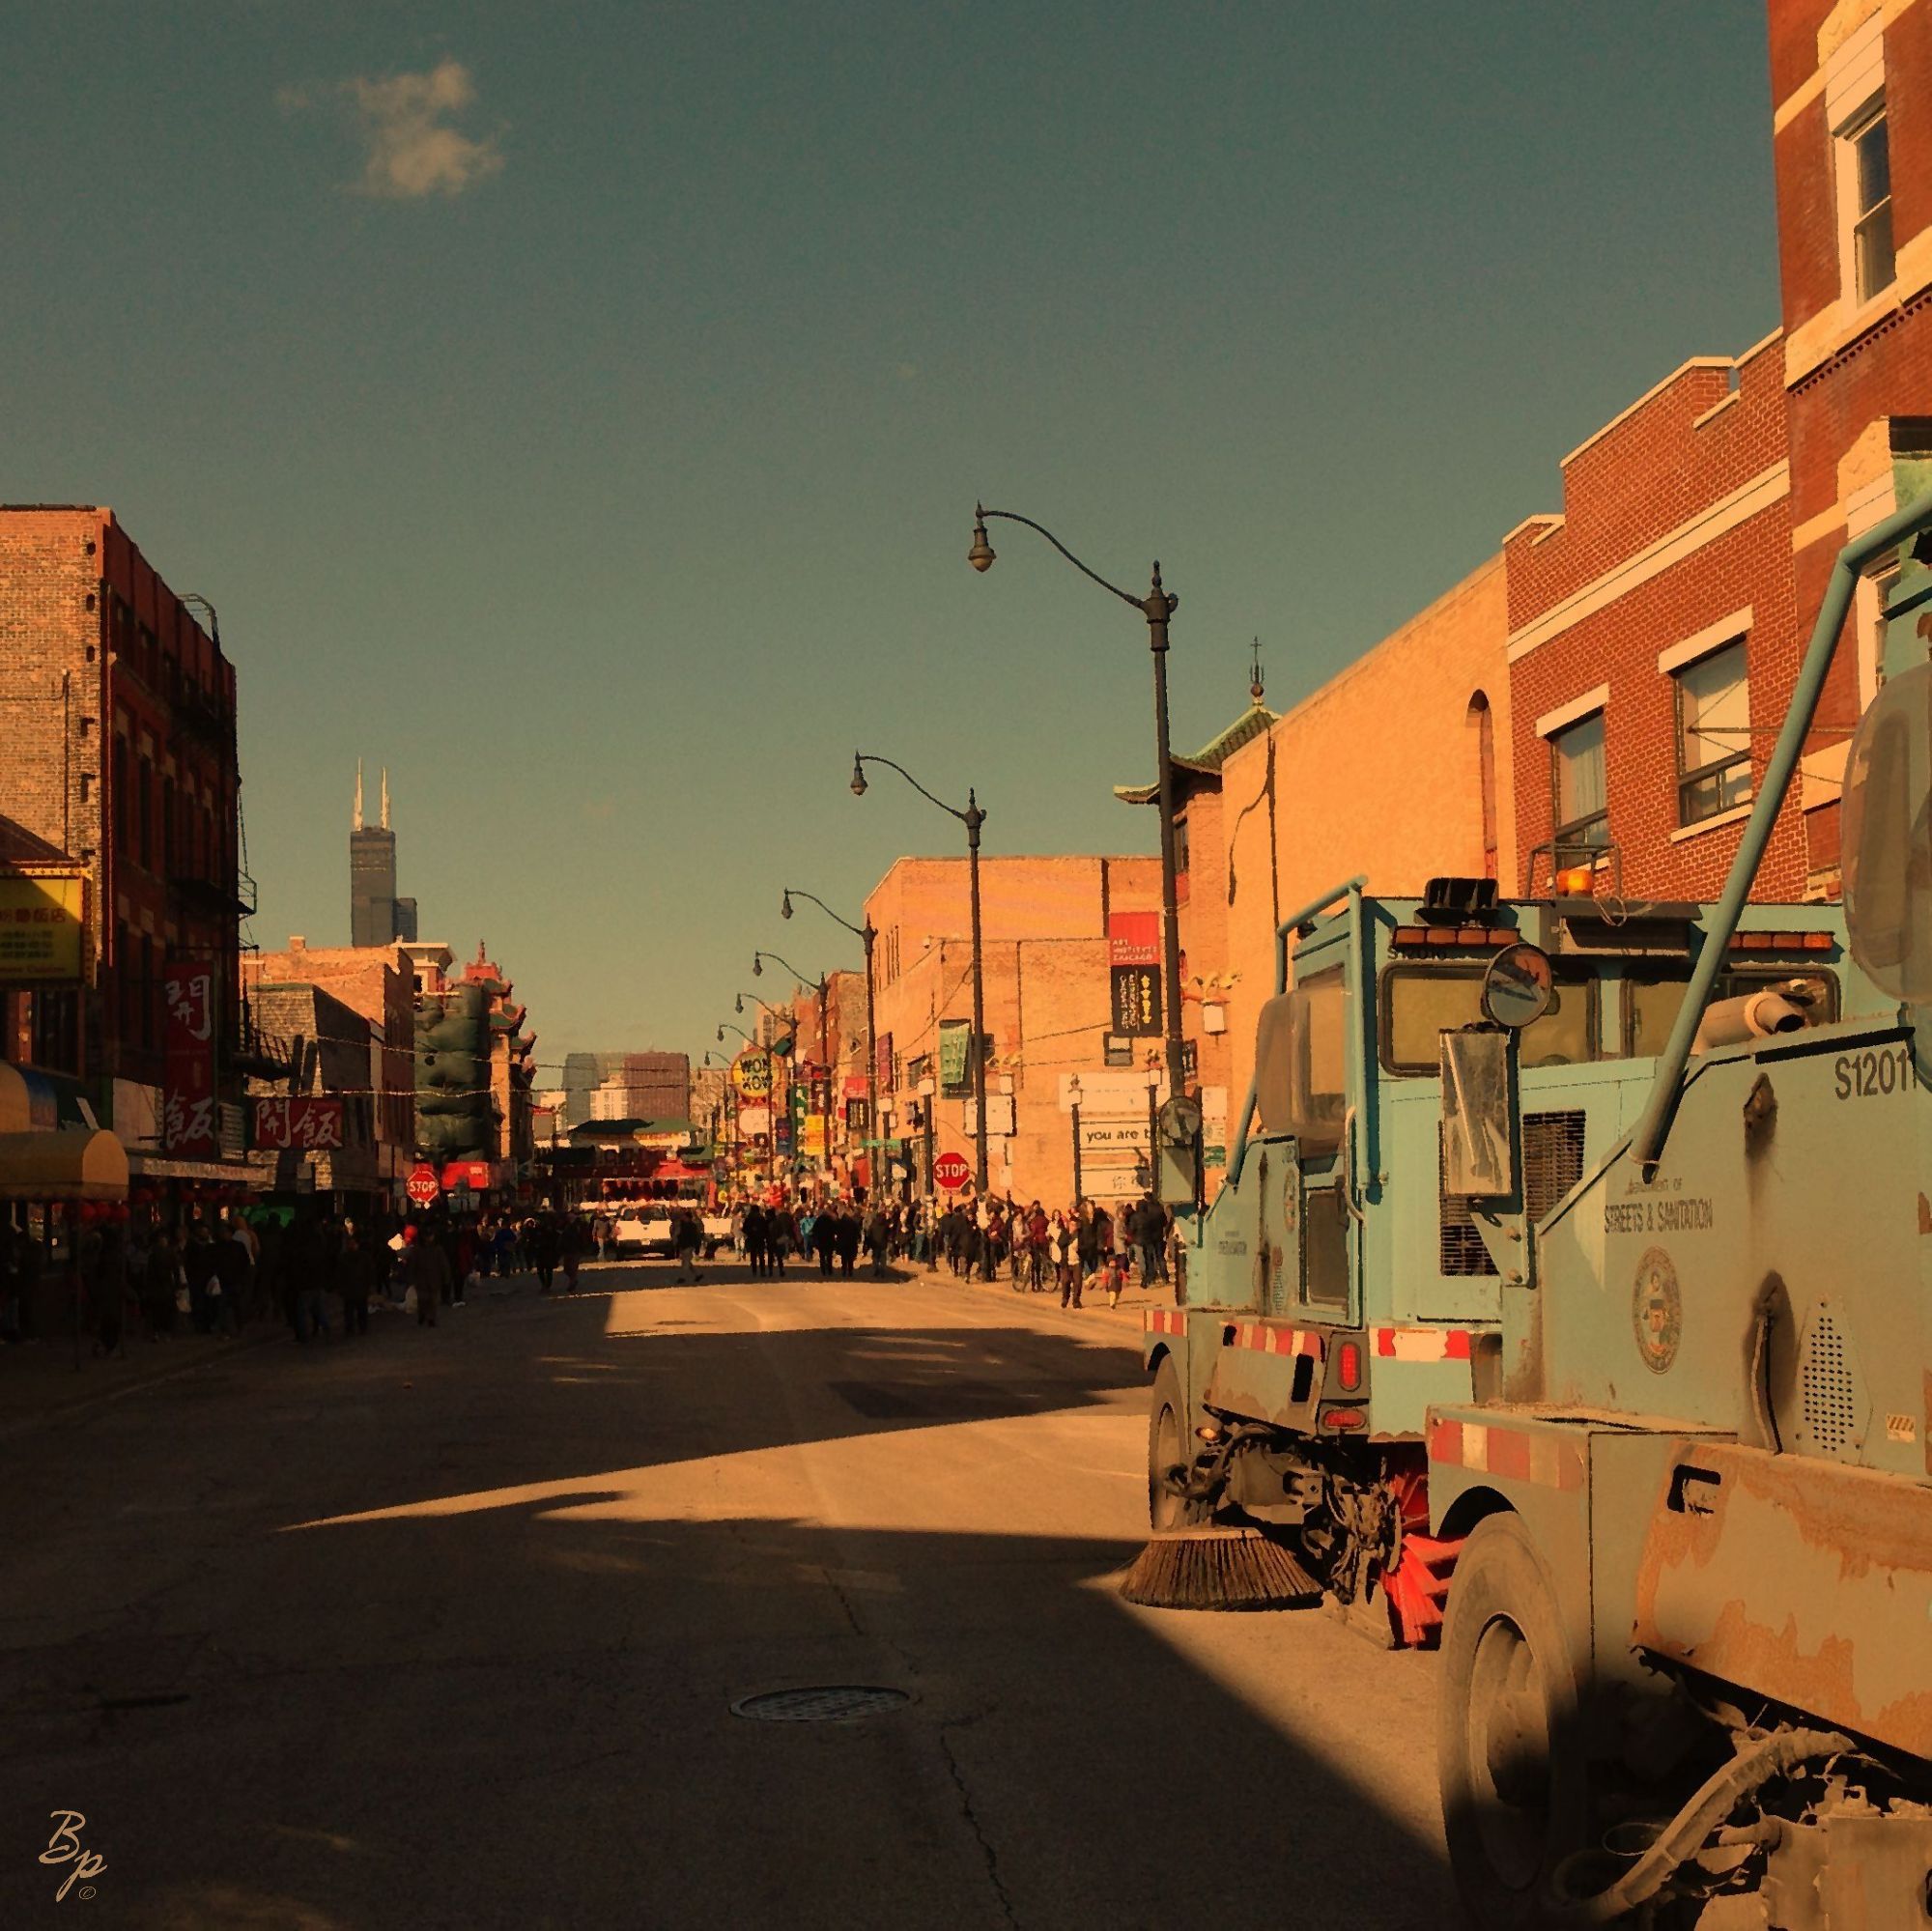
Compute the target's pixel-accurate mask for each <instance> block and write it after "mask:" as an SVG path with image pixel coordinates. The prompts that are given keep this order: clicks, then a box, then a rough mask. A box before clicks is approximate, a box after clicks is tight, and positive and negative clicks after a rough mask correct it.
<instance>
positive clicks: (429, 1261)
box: [403, 1227, 449, 1327]
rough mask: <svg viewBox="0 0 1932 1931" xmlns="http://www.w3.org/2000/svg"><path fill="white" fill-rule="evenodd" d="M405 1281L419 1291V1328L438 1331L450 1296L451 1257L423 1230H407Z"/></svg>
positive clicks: (404, 1234)
mask: <svg viewBox="0 0 1932 1931" xmlns="http://www.w3.org/2000/svg"><path fill="white" fill-rule="evenodd" d="M403 1241H404V1246H403V1279H404V1280H405V1281H406V1282H407V1283H408V1284H409V1286H411V1287H412V1288H413V1289H414V1290H415V1291H416V1325H417V1326H418V1327H434V1326H435V1325H436V1311H437V1308H438V1307H439V1306H440V1303H441V1301H442V1299H443V1297H444V1296H445V1295H446V1294H447V1293H448V1292H449V1256H448V1255H447V1254H445V1253H444V1252H443V1251H442V1243H441V1242H440V1240H437V1239H435V1238H433V1237H431V1236H429V1235H425V1234H424V1233H423V1231H422V1229H421V1228H419V1227H406V1228H404V1229H403Z"/></svg>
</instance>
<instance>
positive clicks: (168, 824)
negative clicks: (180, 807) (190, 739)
mask: <svg viewBox="0 0 1932 1931" xmlns="http://www.w3.org/2000/svg"><path fill="white" fill-rule="evenodd" d="M161 869H162V870H163V871H165V872H167V873H168V874H169V875H170V876H172V875H173V872H174V869H175V781H174V780H173V779H172V778H163V779H162V780H161Z"/></svg>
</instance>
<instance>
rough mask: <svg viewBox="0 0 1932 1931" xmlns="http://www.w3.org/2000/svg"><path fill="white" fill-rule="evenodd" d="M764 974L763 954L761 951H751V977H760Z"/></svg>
mask: <svg viewBox="0 0 1932 1931" xmlns="http://www.w3.org/2000/svg"><path fill="white" fill-rule="evenodd" d="M764 976H765V955H764V953H763V952H753V954H752V977H753V979H762V978H764Z"/></svg>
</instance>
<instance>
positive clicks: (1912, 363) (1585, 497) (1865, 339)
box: [1504, 0, 1932, 899]
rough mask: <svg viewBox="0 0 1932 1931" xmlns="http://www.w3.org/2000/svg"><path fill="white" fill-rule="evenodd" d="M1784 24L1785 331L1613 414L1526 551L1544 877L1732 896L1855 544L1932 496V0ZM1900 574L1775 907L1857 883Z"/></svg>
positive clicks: (1521, 626)
mask: <svg viewBox="0 0 1932 1931" xmlns="http://www.w3.org/2000/svg"><path fill="white" fill-rule="evenodd" d="M1769 20H1770V38H1771V77H1772V99H1773V102H1774V108H1773V149H1774V156H1775V164H1776V188H1777V210H1778V247H1779V257H1780V268H1781V276H1782V301H1783V326H1782V327H1781V328H1780V329H1779V330H1778V331H1777V332H1776V334H1774V335H1772V336H1770V337H1768V338H1767V339H1766V340H1765V341H1763V342H1761V343H1759V344H1758V345H1757V347H1756V348H1754V349H1751V350H1747V352H1746V353H1745V354H1744V355H1741V356H1739V357H1737V358H1736V359H1735V360H1731V359H1728V358H1724V357H1716V358H1713V357H1698V358H1696V359H1693V360H1691V361H1690V362H1687V363H1685V364H1684V366H1683V367H1682V368H1680V369H1678V370H1677V371H1675V373H1673V374H1672V375H1670V376H1669V377H1667V378H1665V380H1664V381H1663V382H1662V383H1660V384H1659V385H1658V386H1657V387H1656V388H1654V389H1652V390H1651V391H1650V392H1649V393H1648V394H1647V395H1645V396H1643V397H1641V398H1640V399H1639V400H1638V401H1637V402H1635V403H1634V404H1633V405H1632V406H1631V408H1630V409H1628V410H1626V411H1625V412H1623V413H1622V414H1621V415H1619V416H1618V417H1616V418H1615V419H1614V420H1613V421H1612V422H1610V423H1607V424H1605V427H1604V428H1602V429H1601V430H1599V431H1598V432H1597V433H1596V434H1595V435H1594V436H1592V437H1591V438H1590V439H1589V440H1587V441H1586V442H1584V443H1583V444H1582V445H1581V446H1580V447H1578V448H1577V449H1576V450H1574V451H1573V452H1572V453H1571V454H1570V455H1569V456H1568V457H1566V458H1565V459H1564V463H1563V510H1562V514H1561V515H1560V516H1540V517H1532V518H1530V519H1529V520H1528V521H1527V522H1526V523H1524V524H1522V525H1520V526H1519V527H1518V528H1517V529H1516V530H1515V531H1513V532H1512V533H1511V535H1510V536H1509V537H1508V538H1507V539H1506V541H1505V544H1504V560H1505V564H1506V568H1507V572H1508V593H1509V622H1510V644H1509V649H1510V659H1511V669H1510V688H1511V699H1512V709H1513V716H1514V731H1515V750H1516V754H1517V755H1516V780H1517V781H1516V814H1517V828H1518V839H1519V849H1520V851H1521V853H1522V854H1523V860H1522V874H1523V875H1522V877H1521V878H1520V879H1519V881H1518V883H1519V884H1520V886H1522V887H1523V888H1524V889H1526V890H1530V891H1547V890H1548V885H1549V877H1550V869H1551V862H1552V859H1553V858H1558V857H1560V858H1563V859H1566V860H1570V861H1576V860H1589V861H1592V862H1594V863H1595V865H1596V867H1597V877H1598V881H1599V889H1604V890H1617V889H1621V890H1624V891H1628V892H1631V893H1633V894H1638V895H1658V896H1664V897H1680V898H1698V897H1709V896H1711V895H1713V894H1714V893H1715V892H1716V890H1717V889H1718V887H1719V883H1720V882H1721V880H1722V878H1723V875H1724V872H1725V870H1726V869H1727V867H1728V866H1729V863H1730V860H1731V858H1732V856H1733V854H1734V853H1735V851H1736V849H1737V841H1738V838H1739V836H1740V831H1739V827H1740V825H1741V822H1742V820H1743V818H1744V817H1745V815H1746V814H1747V810H1748V808H1749V803H1750V800H1751V799H1752V798H1753V797H1754V796H1755V793H1756V786H1757V782H1758V780H1759V777H1760V776H1761V774H1762V771H1763V769H1764V765H1765V761H1766V759H1767V757H1768V755H1769V753H1770V750H1771V746H1772V742H1773V739H1774V737H1775V735H1776V730H1777V727H1778V725H1779V724H1781V722H1782V721H1783V718H1784V715H1785V712H1786V710H1787V708H1788V705H1789V699H1790V694H1791V688H1792V683H1793V680H1794V678H1795V676H1796V672H1797V667H1798V663H1799V660H1800V657H1801V656H1802V653H1803V650H1804V644H1805V642H1806V641H1807V639H1808V638H1809V635H1810V630H1811V626H1812V623H1813V621H1814V620H1815V618H1816V614H1817V611H1818V609H1819V606H1820V604H1821V602H1822V600H1823V597H1824V594H1825V587H1826V582H1827V579H1828V577H1829V576H1830V573H1831V568H1832V564H1833V559H1834V558H1835V556H1836V554H1837V552H1838V550H1839V548H1840V547H1841V546H1842V545H1843V544H1844V543H1845V542H1846V541H1847V540H1848V538H1850V537H1851V536H1854V535H1856V534H1858V533H1860V532H1861V531H1862V530H1864V529H1868V528H1869V527H1871V525H1874V524H1876V523H1878V522H1880V521H1882V520H1883V519H1884V518H1885V517H1887V516H1888V515H1889V514H1890V513H1891V512H1892V510H1893V509H1895V508H1897V507H1898V506H1899V505H1901V504H1902V503H1904V502H1906V501H1908V500H1910V499H1911V498H1912V497H1916V496H1918V495H1921V494H1923V493H1924V492H1925V491H1926V490H1927V489H1932V6H1927V5H1925V4H1924V0H1903V4H1901V0H1771V5H1770V8H1769ZM1907 567H1910V566H1907ZM1898 569H1899V561H1898V559H1896V558H1890V559H1882V560H1881V562H1880V563H1879V564H1878V565H1877V566H1876V567H1875V568H1874V569H1873V571H1872V572H1871V578H1870V582H1868V583H1866V584H1865V585H1863V586H1861V592H1860V595H1859V599H1858V603H1857V606H1856V608H1855V611H1854V612H1853V615H1852V618H1851V620H1850V621H1849V622H1848V624H1847V626H1846V630H1845V634H1844V635H1843V637H1842V638H1841V639H1840V640H1839V646H1838V653H1837V657H1836V659H1835V661H1834V664H1833V673H1832V679H1831V682H1830V684H1829V685H1828V687H1827V690H1826V694H1825V699H1824V702H1823V704H1822V706H1821V707H1820V711H1819V718H1818V727H1817V729H1816V730H1815V731H1814V732H1813V734H1812V737H1811V740H1810V742H1809V744H1808V745H1807V747H1806V755H1805V758H1804V770H1803V774H1802V780H1801V782H1800V784H1799V785H1798V786H1797V787H1796V788H1795V791H1794V795H1793V797H1792V798H1791V799H1790V801H1789V802H1788V803H1787V804H1786V806H1785V808H1784V809H1783V811H1782V812H1781V814H1780V817H1779V820H1778V823H1777V825H1776V829H1775V832H1774V835H1773V838H1772V842H1771V846H1770V849H1769V851H1768V852H1767V854H1766V861H1765V865H1764V866H1763V869H1762V871H1761V872H1760V875H1759V879H1758V886H1757V891H1758V895H1759V896H1761V897H1766V898H1794V899H1795V898H1802V897H1807V896H1808V897H1830V896H1835V895H1836V893H1837V890H1838V873H1837V860H1838V825H1837V818H1838V784H1839V777H1840V773H1841V771H1842V768H1843V764H1844V754H1845V746H1846V743H1847V740H1848V738H1849V736H1850V734H1851V731H1852V729H1853V727H1854V726H1855V725H1856V724H1857V721H1858V718H1859V715H1860V713H1861V711H1862V709H1863V708H1864V706H1865V704H1866V703H1868V702H1869V701H1870V699H1871V696H1872V695H1873V693H1874V692H1875V691H1876V689H1877V688H1878V683H1879V681H1880V679H1881V678H1882V677H1883V676H1884V674H1885V672H1886V669H1887V665H1886V660H1885V650H1884V648H1883V646H1882V642H1881V636H1882V632H1883V629H1884V626H1883V621H1882V615H1881V613H1882V611H1883V610H1884V607H1885V602H1886V599H1887V598H1888V596H1889V594H1890V593H1891V591H1892V589H1893V588H1894V586H1895V584H1896V581H1897V573H1898ZM1899 642H1900V639H1897V638H1894V639H1893V642H1892V647H1893V649H1894V650H1896V649H1897V648H1898V646H1899ZM1897 667H1899V666H1898V665H1897V664H1893V665H1892V666H1891V668H1893V669H1896V668H1897Z"/></svg>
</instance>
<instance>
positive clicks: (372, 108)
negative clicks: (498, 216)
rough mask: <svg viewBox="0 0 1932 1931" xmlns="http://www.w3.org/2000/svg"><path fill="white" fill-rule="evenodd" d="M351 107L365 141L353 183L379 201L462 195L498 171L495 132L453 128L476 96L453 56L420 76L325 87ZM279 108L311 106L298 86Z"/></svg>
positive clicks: (282, 96)
mask: <svg viewBox="0 0 1932 1931" xmlns="http://www.w3.org/2000/svg"><path fill="white" fill-rule="evenodd" d="M328 92H329V94H330V96H331V97H332V98H334V99H340V100H343V101H346V102H347V103H348V105H349V106H350V108H351V109H352V110H353V111H354V113H355V119H356V121H357V123H358V124H359V126H360V128H361V131H362V135H363V138H364V139H365V140H366V141H367V142H368V144H369V155H368V159H367V160H366V161H365V163H364V164H363V169H362V179H361V181H360V182H359V183H358V184H357V186H358V187H359V189H360V190H361V192H362V193H364V194H369V195H374V196H377V197H378V198H379V199H382V200H385V201H419V200H421V199H422V198H423V197H424V196H426V195H431V194H441V195H454V194H461V193H462V192H463V190H464V189H465V188H467V187H472V186H474V185H475V184H476V183H477V182H479V181H487V180H488V179H489V178H490V177H491V176H492V175H494V174H498V173H500V172H501V171H502V166H503V156H502V154H501V152H500V151H499V149H498V148H497V137H496V136H495V135H494V134H491V135H487V136H485V137H484V138H483V139H481V140H477V139H475V138H474V137H472V136H471V135H469V134H466V133H464V132H463V130H462V129H461V128H458V127H455V126H454V125H452V124H453V123H454V121H455V120H456V119H457V117H458V116H460V115H461V114H462V113H463V112H464V110H465V109H466V108H468V107H469V106H471V105H472V104H473V103H474V101H475V99H476V83H475V82H474V81H473V80H472V79H471V78H470V75H469V69H468V68H467V67H465V66H464V65H463V63H462V62H461V61H459V60H450V59H447V58H445V59H443V60H440V61H439V62H438V63H437V64H436V66H435V67H433V68H431V69H430V70H429V71H428V72H426V73H391V74H384V75H382V76H380V77H372V76H369V75H360V76H358V77H356V78H355V79H354V80H347V81H344V82H342V83H341V85H340V86H339V87H336V88H332V89H330V90H328ZM276 99H277V101H278V103H279V104H280V105H281V107H282V108H283V109H284V111H296V110H298V109H301V108H304V107H308V106H311V105H313V104H314V96H313V95H312V94H311V93H310V92H309V91H308V90H306V89H303V88H289V87H285V88H283V89H282V90H281V91H280V92H279V93H278V94H277V96H276Z"/></svg>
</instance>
